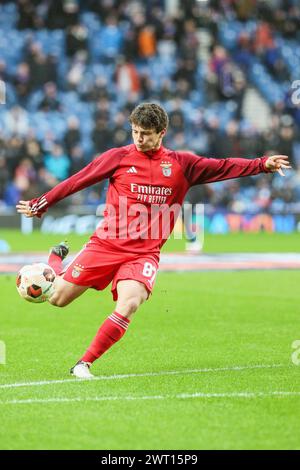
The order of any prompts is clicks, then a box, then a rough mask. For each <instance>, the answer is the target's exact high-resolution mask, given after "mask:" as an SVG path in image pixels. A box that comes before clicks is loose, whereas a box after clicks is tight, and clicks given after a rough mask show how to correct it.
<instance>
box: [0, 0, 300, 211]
mask: <svg viewBox="0 0 300 470" xmlns="http://www.w3.org/2000/svg"><path fill="white" fill-rule="evenodd" d="M1 18H2V20H1ZM1 21H2V24H1ZM234 24H236V25H243V24H245V25H250V26H251V28H250V27H249V28H248V26H247V28H246V27H245V28H243V27H242V28H241V30H239V31H240V32H239V33H238V34H237V36H236V38H235V42H234V46H233V47H231V46H230V47H229V45H228V42H227V43H226V40H224V41H222V34H221V33H222V31H223V30H224V28H226V27H229V29H230V28H231V25H234ZM299 25H300V8H299V6H298V2H297V1H293V0H239V1H237V0H210V1H197V0H176V1H175V0H174V1H173V2H172V1H171V0H165V1H164V0H157V1H155V0H153V1H149V2H142V1H136V0H103V1H101V2H100V1H96V0H86V1H79V0H61V1H54V0H42V1H37V0H18V1H17V2H14V3H11V2H7V1H3V0H0V30H1V34H2V38H3V40H7V41H8V38H15V43H14V44H9V41H8V43H7V46H6V47H5V44H4V42H3V41H2V43H1V34H0V80H1V81H2V82H4V83H5V85H6V103H5V104H4V103H3V104H0V124H1V128H0V209H1V207H2V208H5V207H7V206H8V207H9V206H13V205H14V204H15V203H16V202H17V201H18V200H19V199H30V198H32V197H36V196H37V195H39V194H41V193H43V192H45V191H47V190H49V189H50V188H51V187H53V186H54V185H56V184H57V183H58V182H60V181H62V180H64V179H65V178H67V177H68V176H70V175H72V174H73V173H75V172H77V171H79V170H80V169H81V168H82V167H83V166H84V165H86V164H87V163H88V162H89V161H91V159H92V158H94V157H95V156H96V155H98V154H100V153H102V152H104V151H105V150H107V149H108V148H111V147H116V146H121V145H126V144H128V143H130V142H131V134H130V127H129V124H128V116H129V114H130V112H131V110H132V109H133V107H134V106H135V105H136V104H137V103H139V102H141V101H152V100H156V101H159V102H160V103H161V104H162V105H163V106H165V108H166V109H167V111H168V113H169V117H170V127H169V131H168V134H167V136H166V138H165V141H164V145H166V146H170V148H173V149H187V148H188V149H190V150H192V151H194V152H196V153H197V154H198V155H205V156H209V157H215V158H221V157H229V156H230V157H249V158H253V157H256V156H262V155H271V154H275V153H278V154H286V155H289V156H290V159H291V162H292V165H293V167H294V170H293V171H291V172H289V175H288V176H287V177H286V178H285V179H284V182H283V181H282V179H280V178H279V177H276V176H275V177H274V178H273V179H271V178H270V177H269V176H264V175H262V176H260V177H258V178H247V179H243V180H239V181H229V182H224V183H218V184H214V185H206V186H203V187H199V188H197V189H196V190H194V191H193V192H192V194H191V196H190V200H192V201H193V202H199V201H201V202H205V203H207V204H212V205H213V206H215V207H218V208H222V209H228V210H233V211H237V212H241V211H245V210H246V211H247V210H248V211H252V212H257V211H261V210H264V211H265V210H271V211H275V212H276V211H290V210H294V211H297V210H298V211H299V209H300V207H299V206H300V202H299V201H300V194H299V192H300V190H299V189H298V188H299V184H298V182H299V178H300V170H299V168H300V136H299V125H300V108H299V105H298V107H297V106H296V105H295V106H294V105H293V104H292V103H291V100H290V84H291V81H292V80H293V75H292V72H291V69H290V67H289V63H288V62H287V61H286V60H285V58H284V55H283V54H282V50H281V47H283V46H282V44H285V43H284V42H280V41H281V40H282V41H290V40H291V41H299V39H300V29H299ZM222 28H223V29H222ZM226 37H227V36H225V39H226ZM229 39H230V38H229ZM12 40H13V39H12ZM230 40H231V39H230ZM1 44H2V46H1ZM3 44H4V45H3ZM288 44H289V43H288ZM1 47H2V49H1ZM253 61H255V64H256V65H257V61H259V64H260V66H262V67H264V70H265V71H266V73H267V74H268V77H269V80H271V82H272V85H273V86H274V87H275V86H276V87H279V88H278V89H280V91H282V93H283V94H282V96H281V95H280V94H279V95H278V96H277V95H276V94H274V95H272V97H274V96H275V95H276V99H275V98H274V99H273V98H272V99H271V101H269V106H270V107H271V117H270V119H269V122H268V123H267V125H266V126H264V127H263V128H262V127H260V126H258V125H257V126H256V125H255V123H253V122H249V121H248V120H247V119H246V117H245V94H246V93H247V90H248V89H249V87H250V86H253V83H252V82H251V72H252V70H253V64H254V62H253ZM254 85H255V82H254ZM276 90H277V88H276ZM260 92H261V93H263V92H262V91H261V90H260ZM265 98H266V100H267V101H268V99H267V96H266V97H265ZM0 102H1V100H0ZM257 112H258V113H259V110H257ZM105 190H106V185H105V184H103V183H102V184H101V185H100V186H99V185H98V186H97V187H96V188H92V189H90V190H88V191H85V192H83V193H82V194H80V195H75V196H74V197H73V202H76V204H86V205H97V204H98V203H99V201H103V200H104V198H105ZM99 194H100V196H99Z"/></svg>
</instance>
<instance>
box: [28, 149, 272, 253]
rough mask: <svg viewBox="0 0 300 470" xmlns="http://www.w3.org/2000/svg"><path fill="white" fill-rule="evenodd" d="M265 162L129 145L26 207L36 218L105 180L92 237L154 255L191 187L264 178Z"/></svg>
mask: <svg viewBox="0 0 300 470" xmlns="http://www.w3.org/2000/svg"><path fill="white" fill-rule="evenodd" d="M266 160H267V157H262V158H255V159H251V160H249V159H244V158H224V159H214V158H205V157H199V156H197V155H195V154H193V153H191V152H177V151H173V150H169V149H167V148H165V147H163V146H161V147H160V149H159V150H157V151H155V152H147V153H143V152H139V151H138V150H137V149H136V147H135V145H134V144H131V145H127V146H125V147H120V148H114V149H111V150H108V151H107V152H104V153H103V154H102V155H100V156H99V157H97V158H95V159H94V160H93V161H92V162H91V163H90V164H89V165H87V166H86V167H85V168H83V169H82V170H81V171H79V172H78V173H76V174H75V175H73V176H71V177H70V178H68V179H66V180H65V181H62V182H61V183H59V184H58V185H57V186H55V187H54V188H53V189H51V190H50V191H48V192H47V193H45V194H43V195H42V196H41V197H39V198H37V199H33V200H32V201H31V202H30V204H31V208H32V212H33V214H34V215H37V216H38V217H40V216H41V215H42V214H43V213H44V212H45V211H46V210H47V209H48V207H50V206H52V205H53V204H55V203H56V202H58V201H60V200H61V199H63V198H65V197H67V196H69V195H70V194H73V193H75V192H77V191H80V190H81V189H84V188H86V187H88V186H91V185H93V184H95V183H98V182H100V181H102V180H103V179H105V178H109V181H110V184H109V187H108V192H107V198H106V209H105V212H104V219H103V221H102V223H101V224H100V226H99V228H98V229H97V230H96V232H95V234H94V235H97V236H98V238H99V240H100V243H101V244H103V246H106V247H107V249H111V250H114V251H115V250H121V251H126V252H130V253H143V254H145V253H157V254H158V253H159V251H160V249H161V247H162V245H163V244H164V243H165V241H166V239H167V238H168V236H169V234H170V233H171V232H172V230H173V228H174V224H175V221H176V218H177V216H178V214H179V212H180V206H181V205H182V203H183V200H184V196H185V194H186V192H187V191H188V189H189V188H190V187H191V186H194V185H196V184H202V183H212V182H214V181H222V180H226V179H230V178H238V177H241V176H249V175H256V174H258V173H262V172H265V173H268V170H267V169H266V166H265V162H266Z"/></svg>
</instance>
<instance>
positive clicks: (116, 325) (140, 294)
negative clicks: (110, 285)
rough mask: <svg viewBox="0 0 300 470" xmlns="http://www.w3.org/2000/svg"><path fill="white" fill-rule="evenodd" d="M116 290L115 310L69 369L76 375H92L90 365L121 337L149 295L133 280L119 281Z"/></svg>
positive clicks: (142, 286)
mask: <svg viewBox="0 0 300 470" xmlns="http://www.w3.org/2000/svg"><path fill="white" fill-rule="evenodd" d="M117 292H118V301H117V305H116V310H115V312H113V313H112V314H111V315H110V316H109V317H108V318H107V319H106V320H105V321H104V323H103V324H102V325H101V327H100V328H99V330H98V332H97V334H96V336H95V338H94V339H93V341H92V343H91V344H90V346H89V348H88V349H87V351H86V353H85V354H84V355H83V356H82V358H81V359H80V361H78V363H77V364H76V365H75V366H74V367H73V368H72V369H71V373H72V374H73V375H75V376H76V377H80V378H91V377H93V375H92V374H91V373H90V371H89V368H90V365H91V364H92V363H93V362H94V361H95V360H96V359H98V358H99V357H100V356H102V354H104V353H105V352H106V351H107V350H108V349H109V348H110V347H111V346H113V345H114V344H115V343H116V342H117V341H119V340H120V339H121V338H122V336H123V335H124V334H125V332H126V330H127V328H128V325H129V323H130V319H131V318H132V316H133V314H134V313H135V312H136V310H137V309H138V307H139V306H140V305H141V304H142V303H143V302H144V301H145V300H147V298H148V295H149V293H148V291H147V289H146V287H145V285H144V284H142V283H141V282H138V281H134V280H124V281H119V282H118V284H117Z"/></svg>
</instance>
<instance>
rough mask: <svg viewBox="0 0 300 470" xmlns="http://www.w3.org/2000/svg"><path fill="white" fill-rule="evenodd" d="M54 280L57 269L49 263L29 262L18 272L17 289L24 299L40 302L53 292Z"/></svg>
mask: <svg viewBox="0 0 300 470" xmlns="http://www.w3.org/2000/svg"><path fill="white" fill-rule="evenodd" d="M54 280H55V271H54V270H53V269H52V268H51V267H50V266H48V264H44V263H36V264H28V265H26V266H23V268H22V269H21V270H20V271H19V272H18V275H17V279H16V283H17V291H18V292H19V294H20V296H21V297H22V298H23V299H25V300H28V301H29V302H34V303H38V304H39V303H41V302H45V301H46V300H48V299H49V297H50V296H51V294H52V293H53V289H54V287H53V284H54Z"/></svg>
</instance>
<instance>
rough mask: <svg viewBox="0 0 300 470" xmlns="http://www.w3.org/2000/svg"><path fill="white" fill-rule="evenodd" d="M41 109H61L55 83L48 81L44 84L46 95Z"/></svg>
mask: <svg viewBox="0 0 300 470" xmlns="http://www.w3.org/2000/svg"><path fill="white" fill-rule="evenodd" d="M39 109H40V110H41V111H46V112H47V111H61V103H60V100H59V99H58V94H57V88H56V85H55V83H53V82H48V83H46V84H45V86H44V96H43V98H42V99H41V102H40V104H39Z"/></svg>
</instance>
